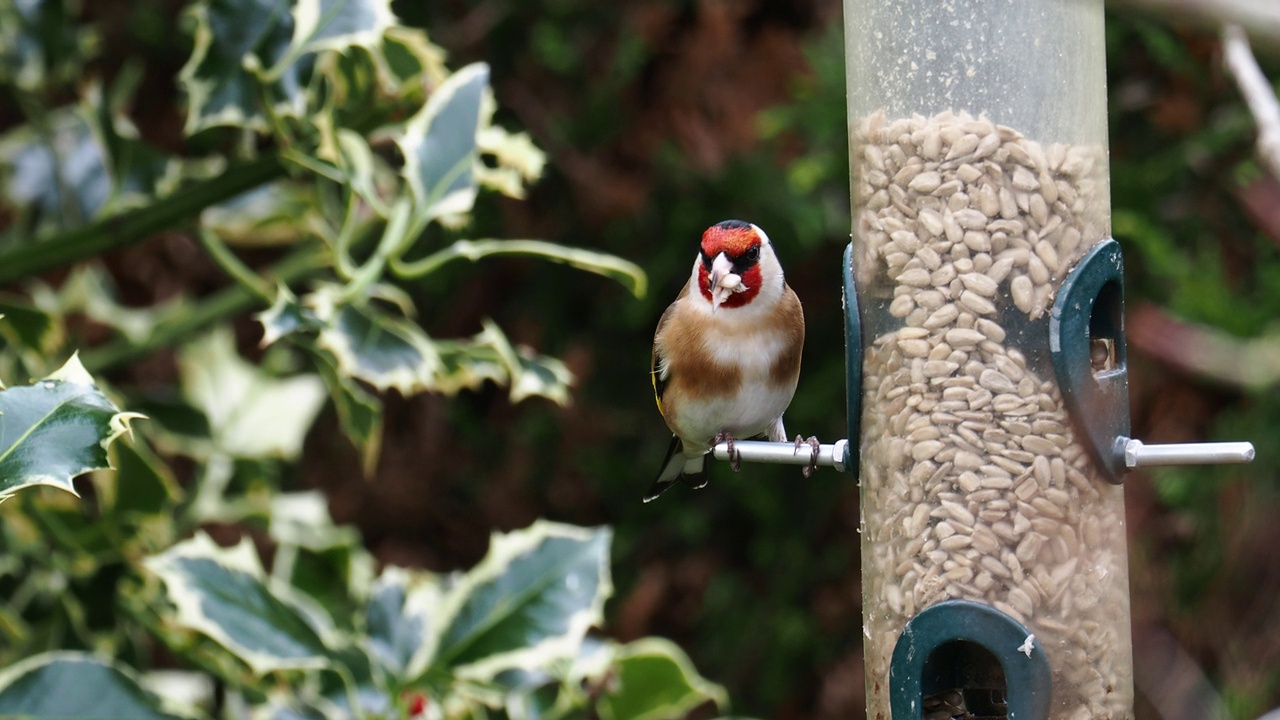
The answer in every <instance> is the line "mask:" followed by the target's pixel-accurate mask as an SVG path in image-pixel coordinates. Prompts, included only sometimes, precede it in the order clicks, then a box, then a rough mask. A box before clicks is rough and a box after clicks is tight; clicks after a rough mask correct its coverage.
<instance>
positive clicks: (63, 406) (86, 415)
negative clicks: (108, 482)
mask: <svg viewBox="0 0 1280 720" xmlns="http://www.w3.org/2000/svg"><path fill="white" fill-rule="evenodd" d="M135 417H141V416H140V415H137V414H136V413H127V412H121V411H120V408H118V407H116V405H115V403H113V402H111V400H110V399H109V398H107V396H106V395H103V394H102V391H100V390H98V388H97V386H96V385H95V384H94V382H93V378H92V377H90V376H89V373H88V372H86V371H85V369H84V366H83V365H81V364H80V359H79V357H77V356H75V355H73V356H71V359H70V360H68V361H67V362H66V364H65V365H63V366H62V367H61V368H60V369H59V370H58V371H57V372H55V373H53V374H52V375H50V376H49V377H47V378H45V379H43V380H41V381H39V382H37V383H35V384H34V385H29V386H26V387H13V388H9V389H8V390H4V391H0V500H3V499H4V498H6V497H8V496H9V495H12V494H13V493H14V492H17V491H18V490H19V489H21V488H24V487H29V486H31V485H52V486H54V487H58V488H62V489H63V490H66V491H67V492H69V493H72V494H78V493H76V491H75V487H74V486H73V484H72V479H73V478H75V477H76V476H77V475H80V474H81V473H85V472H88V471H90V470H98V469H102V468H108V467H110V463H109V462H108V459H107V448H108V447H110V445H111V442H112V441H113V440H115V439H116V438H118V437H120V436H121V435H123V434H124V433H126V432H128V431H129V420H131V419H133V418H135Z"/></svg>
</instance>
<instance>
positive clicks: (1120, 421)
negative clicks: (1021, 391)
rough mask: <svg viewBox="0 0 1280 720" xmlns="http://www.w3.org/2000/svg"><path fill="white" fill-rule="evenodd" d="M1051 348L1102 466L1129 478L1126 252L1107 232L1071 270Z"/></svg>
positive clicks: (1074, 412)
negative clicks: (1127, 458) (1125, 302)
mask: <svg viewBox="0 0 1280 720" xmlns="http://www.w3.org/2000/svg"><path fill="white" fill-rule="evenodd" d="M1049 355H1050V357H1051V358H1052V360H1053V369H1054V372H1055V373H1056V374H1057V376H1058V386H1059V387H1060V388H1061V389H1062V399H1063V400H1064V401H1065V402H1066V406H1067V410H1068V411H1069V412H1070V413H1071V417H1072V419H1073V420H1074V421H1075V425H1076V426H1077V428H1078V429H1079V430H1080V434H1081V435H1082V436H1083V439H1084V440H1085V443H1084V445H1085V448H1086V449H1087V450H1088V451H1089V454H1090V456H1091V457H1092V458H1093V460H1094V462H1095V463H1097V465H1098V469H1099V470H1101V471H1102V473H1103V474H1104V475H1105V477H1106V479H1107V480H1108V481H1110V482H1112V483H1114V484H1119V483H1121V482H1123V475H1124V472H1125V471H1126V470H1127V469H1128V468H1126V467H1125V460H1124V450H1125V443H1126V442H1127V441H1128V440H1129V368H1128V363H1127V361H1126V357H1125V343H1124V258H1123V256H1122V255H1121V252H1120V244H1119V243H1117V242H1116V241H1115V240H1113V239H1111V238H1107V239H1106V240H1103V241H1101V242H1099V243H1098V244H1097V245H1094V246H1093V247H1092V248H1090V249H1089V251H1088V252H1087V253H1085V255H1084V257H1082V258H1081V259H1080V261H1079V262H1078V263H1077V264H1076V266H1075V268H1073V269H1072V270H1071V272H1070V273H1069V274H1068V275H1067V277H1066V278H1065V279H1064V280H1063V282H1062V287H1061V288H1060V289H1059V290H1058V296H1057V298H1056V299H1055V300H1054V303H1053V310H1052V311H1051V314H1050V316H1049Z"/></svg>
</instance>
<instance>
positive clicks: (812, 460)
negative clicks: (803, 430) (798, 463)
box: [792, 435, 822, 477]
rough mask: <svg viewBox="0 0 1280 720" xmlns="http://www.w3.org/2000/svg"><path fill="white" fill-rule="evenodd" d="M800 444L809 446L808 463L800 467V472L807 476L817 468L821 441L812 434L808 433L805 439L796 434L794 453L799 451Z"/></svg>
mask: <svg viewBox="0 0 1280 720" xmlns="http://www.w3.org/2000/svg"><path fill="white" fill-rule="evenodd" d="M802 445H808V446H809V464H808V465H805V466H804V468H802V469H801V472H803V473H804V476H805V477H809V476H810V475H813V473H814V471H816V470H817V469H818V453H819V452H820V451H821V449H822V443H820V442H818V438H816V437H814V436H812V435H810V436H809V439H807V440H806V439H805V438H804V437H802V436H800V435H797V436H796V450H795V452H796V453H798V452H800V447H801V446H802ZM792 454H793V455H794V454H795V453H792Z"/></svg>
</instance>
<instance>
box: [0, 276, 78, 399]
mask: <svg viewBox="0 0 1280 720" xmlns="http://www.w3.org/2000/svg"><path fill="white" fill-rule="evenodd" d="M0 338H4V341H5V342H6V343H7V344H9V345H11V346H13V347H17V348H21V349H23V350H29V351H31V352H32V353H33V354H34V355H35V356H36V357H47V356H49V355H53V354H54V353H55V352H56V351H57V349H58V348H59V347H61V346H62V343H63V342H65V341H66V339H67V330H66V326H65V325H63V323H62V318H61V317H59V316H58V314H57V313H52V312H48V311H47V310H45V309H43V308H40V307H37V306H36V305H35V304H34V303H32V302H31V301H30V300H27V299H26V298H21V297H18V296H16V295H4V296H0ZM0 387H3V386H0Z"/></svg>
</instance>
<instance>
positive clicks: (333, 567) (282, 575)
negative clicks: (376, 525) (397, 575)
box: [269, 491, 374, 629]
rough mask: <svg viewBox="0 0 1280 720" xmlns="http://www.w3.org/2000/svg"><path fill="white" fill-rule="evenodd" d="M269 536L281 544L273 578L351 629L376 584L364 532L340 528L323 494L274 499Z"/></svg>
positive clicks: (371, 558) (346, 526)
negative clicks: (328, 612)
mask: <svg viewBox="0 0 1280 720" xmlns="http://www.w3.org/2000/svg"><path fill="white" fill-rule="evenodd" d="M269 531H270V534H271V538H272V539H273V540H275V541H276V553H275V559H274V561H273V563H272V568H271V576H272V577H273V578H274V579H276V580H278V581H281V582H284V583H287V584H288V585H289V586H290V587H292V588H293V589H295V590H298V591H300V592H302V593H305V594H306V595H307V596H308V597H310V598H311V599H313V600H315V601H317V602H319V603H320V604H321V605H323V606H324V607H325V608H327V609H328V610H329V611H330V612H331V613H333V615H334V617H335V618H338V619H339V620H340V621H342V623H343V626H344V627H347V625H348V623H349V622H350V621H349V620H348V619H349V618H351V617H353V616H354V615H355V614H356V613H357V612H358V610H359V607H360V605H361V600H362V599H363V598H365V597H367V596H368V594H369V588H370V587H371V585H372V584H373V575H374V562H373V557H372V556H370V555H369V553H368V552H367V551H365V549H364V546H363V545H362V544H361V541H360V533H359V531H357V530H356V528H354V527H352V526H349V525H335V524H334V522H333V519H332V518H331V517H330V515H329V503H328V501H327V500H326V499H325V497H324V495H323V494H322V493H320V492H318V491H310V492H295V493H283V494H280V495H276V496H274V497H273V498H272V499H271V524H270V526H269ZM348 629H349V628H348Z"/></svg>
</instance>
